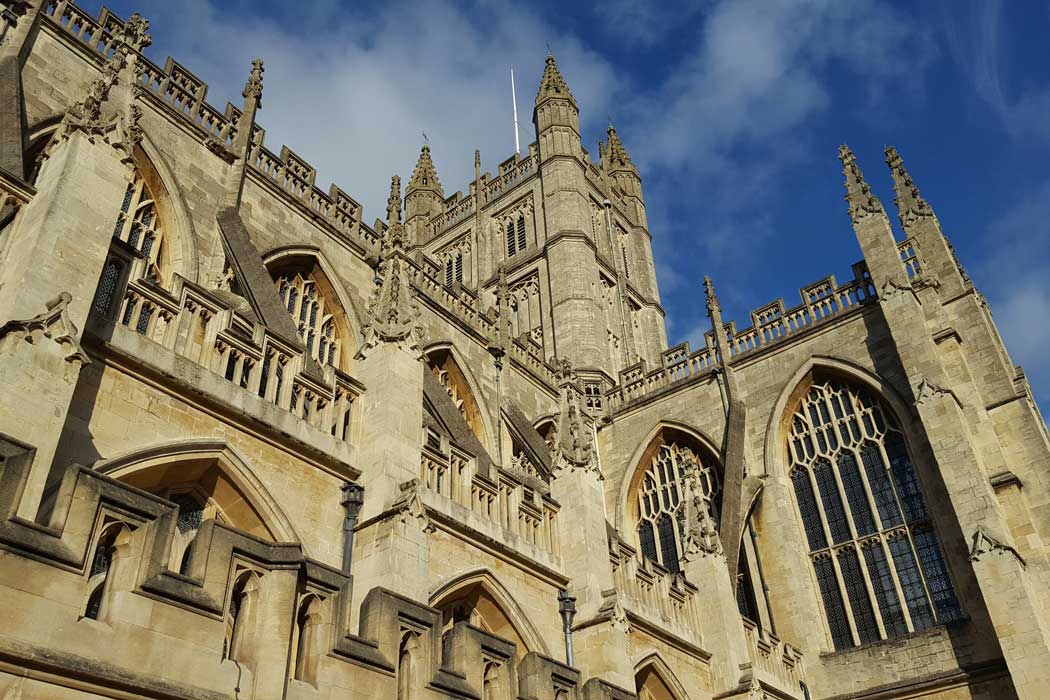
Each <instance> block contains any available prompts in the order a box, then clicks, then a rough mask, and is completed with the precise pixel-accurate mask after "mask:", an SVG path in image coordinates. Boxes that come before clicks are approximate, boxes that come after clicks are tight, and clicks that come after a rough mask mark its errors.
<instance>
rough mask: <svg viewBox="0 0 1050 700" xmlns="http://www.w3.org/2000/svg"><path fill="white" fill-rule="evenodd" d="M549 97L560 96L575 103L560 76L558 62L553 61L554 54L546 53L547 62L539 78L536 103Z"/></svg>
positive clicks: (563, 79)
mask: <svg viewBox="0 0 1050 700" xmlns="http://www.w3.org/2000/svg"><path fill="white" fill-rule="evenodd" d="M551 97H560V98H563V99H567V100H569V101H570V102H572V103H573V104H576V100H575V98H573V96H572V93H571V92H569V86H568V85H566V84H565V78H563V77H562V76H561V71H559V70H558V64H557V63H555V61H554V56H552V55H551V54H550V53H548V54H547V62H546V65H545V66H544V68H543V78H542V79H541V80H540V90H539V92H538V93H536V104H539V103H540V102H542V101H543V100H545V99H547V98H551Z"/></svg>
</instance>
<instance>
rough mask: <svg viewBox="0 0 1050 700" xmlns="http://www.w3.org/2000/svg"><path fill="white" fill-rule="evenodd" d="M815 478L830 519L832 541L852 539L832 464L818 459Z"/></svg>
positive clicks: (826, 513) (825, 512) (821, 500)
mask: <svg viewBox="0 0 1050 700" xmlns="http://www.w3.org/2000/svg"><path fill="white" fill-rule="evenodd" d="M813 476H814V477H815V479H816V482H817V490H818V491H820V502H821V503H822V504H823V505H824V517H826V518H827V519H828V529H829V530H831V539H832V540H834V541H835V543H836V544H837V543H839V542H846V541H848V540H850V539H852V535H850V531H849V522H848V521H847V520H846V509H845V508H844V507H843V506H842V497H841V496H840V495H839V488H838V485H837V484H836V483H835V475H834V473H832V469H831V462H829V461H827V460H825V459H818V460H817V461H816V462H814V463H813Z"/></svg>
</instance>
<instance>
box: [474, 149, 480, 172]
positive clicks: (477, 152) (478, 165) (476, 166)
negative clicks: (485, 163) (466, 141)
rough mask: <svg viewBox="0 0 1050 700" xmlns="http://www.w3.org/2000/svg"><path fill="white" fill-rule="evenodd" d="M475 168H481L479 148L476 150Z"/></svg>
mask: <svg viewBox="0 0 1050 700" xmlns="http://www.w3.org/2000/svg"><path fill="white" fill-rule="evenodd" d="M474 167H475V168H480V167H481V150H479V149H477V148H475V149H474Z"/></svg>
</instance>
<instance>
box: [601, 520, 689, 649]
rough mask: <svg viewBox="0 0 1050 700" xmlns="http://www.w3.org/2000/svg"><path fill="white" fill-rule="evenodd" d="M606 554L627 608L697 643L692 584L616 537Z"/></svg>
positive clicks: (621, 597) (615, 582)
mask: <svg viewBox="0 0 1050 700" xmlns="http://www.w3.org/2000/svg"><path fill="white" fill-rule="evenodd" d="M609 557H610V560H611V561H612V565H613V582H614V585H615V586H616V592H617V593H618V594H619V599H620V601H621V602H622V604H623V605H624V607H625V608H626V609H627V610H628V611H630V612H633V613H634V614H636V615H638V616H639V617H641V618H643V619H645V620H647V621H649V622H650V623H651V624H654V625H656V626H657V627H661V628H663V629H666V630H668V631H669V632H672V633H674V634H675V635H677V636H679V637H681V638H682V639H685V640H687V641H689V642H692V643H694V644H696V645H697V646H699V645H700V637H699V632H698V630H699V629H700V608H699V603H698V600H697V598H698V593H697V589H696V587H695V586H694V585H693V584H691V583H689V582H688V581H686V580H685V577H684V576H682V575H680V574H673V573H670V572H668V571H665V570H664V569H663V568H661V567H660V566H659V565H658V564H655V563H654V562H652V561H650V560H649V559H646V558H645V557H643V556H641V555H640V554H639V553H638V552H637V550H635V549H634V548H633V547H631V546H630V545H628V544H627V543H626V542H624V541H622V540H620V539H619V538H615V539H613V540H611V541H610V552H609Z"/></svg>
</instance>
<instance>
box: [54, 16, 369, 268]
mask: <svg viewBox="0 0 1050 700" xmlns="http://www.w3.org/2000/svg"><path fill="white" fill-rule="evenodd" d="M44 16H45V17H47V18H48V20H50V21H51V22H52V23H54V25H57V27H59V28H61V29H62V30H64V31H65V32H66V33H67V34H68V35H71V36H72V37H73V38H74V39H75V40H76V41H77V42H78V45H80V46H82V47H83V48H84V50H85V51H84V52H85V54H86V55H87V56H89V57H91V58H92V59H93V60H94V61H95V63H96V64H97V65H99V66H101V65H102V64H103V63H104V62H105V61H106V60H108V57H109V56H110V55H111V54H112V53H113V51H114V50H115V46H116V42H117V39H116V38H115V37H116V36H117V35H118V33H119V32H121V31H123V27H124V24H125V22H124V20H122V19H120V18H119V17H117V16H116V15H114V14H113V13H111V12H110V11H109V10H107V9H103V10H102V11H101V12H100V13H99V16H98V18H92V17H91V16H90V15H89V14H88V13H86V12H84V10H82V9H81V8H79V7H78V6H77V5H76V4H74V3H73V2H69V1H68V0H48V1H47V2H46V3H45V7H44ZM135 54H136V58H137V61H136V69H137V71H138V76H139V85H140V86H141V87H142V88H143V89H144V94H145V96H147V97H148V98H150V99H151V103H152V104H153V105H154V106H157V107H160V108H161V109H165V110H168V111H170V112H173V113H174V114H176V115H178V117H180V118H181V119H182V120H183V122H184V123H185V124H187V125H188V126H190V128H191V129H192V130H193V131H195V132H197V133H198V135H199V136H200V137H201V140H202V142H203V143H205V144H206V145H208V147H209V149H211V150H212V151H213V152H215V153H216V154H217V155H218V156H220V157H221V158H224V159H229V158H231V157H232V153H231V148H232V147H233V145H234V142H235V141H236V138H237V132H238V129H239V128H240V118H241V116H242V115H241V110H240V108H238V107H235V106H234V105H232V104H230V103H227V104H226V106H225V108H224V109H221V110H220V109H218V108H216V107H214V106H212V105H211V104H209V103H208V101H207V95H208V85H207V83H205V82H204V81H202V80H201V79H200V78H198V77H197V76H196V75H194V74H193V73H192V72H191V71H190V70H189V69H188V68H186V67H185V66H183V65H182V64H181V63H178V62H177V61H175V60H174V59H173V58H171V57H168V59H167V60H166V61H165V63H164V66H163V67H161V66H158V65H157V64H155V63H153V62H152V61H150V60H149V59H148V58H146V57H145V56H143V55H141V54H140V53H139V52H138V51H136V52H135ZM265 133H266V132H265V130H264V129H263V128H261V127H259V126H256V127H255V128H254V130H253V133H252V135H251V140H250V143H251V147H250V150H249V158H248V160H249V163H248V164H249V166H250V168H251V170H252V171H253V172H255V173H257V174H259V175H261V176H263V177H262V179H261V181H263V182H266V183H267V184H268V185H270V186H272V187H273V188H274V189H276V190H277V191H279V192H281V193H282V194H283V195H286V196H288V197H289V198H291V199H292V200H294V201H295V202H296V204H297V205H299V206H301V207H302V208H304V212H305V213H306V214H307V215H308V216H309V217H310V218H312V219H314V220H315V221H317V222H318V223H321V224H322V225H326V226H327V227H328V228H329V230H330V231H332V232H333V233H335V234H336V235H337V236H338V237H341V238H345V239H348V240H351V241H354V242H356V243H357V244H358V245H360V246H362V247H363V248H364V249H365V250H366V251H369V252H371V251H372V250H373V249H374V248H376V247H377V246H378V241H379V239H378V235H377V234H376V232H375V230H374V228H373V227H370V226H368V225H367V224H365V223H363V220H362V206H361V205H360V203H358V202H357V201H356V200H355V199H353V198H352V197H350V196H349V195H348V194H346V192H345V191H344V190H343V189H342V188H340V187H339V186H337V185H335V184H333V185H331V186H330V188H329V190H328V191H327V192H325V191H323V190H322V189H321V188H319V187H318V186H317V185H316V184H315V182H316V179H317V171H316V169H315V168H313V166H311V165H310V164H309V163H307V162H306V161H305V160H303V159H302V158H301V157H299V156H298V155H296V154H295V152H294V151H292V150H291V149H290V148H288V147H287V146H282V147H281V149H280V152H279V153H274V152H273V151H271V150H270V149H268V148H266V146H265V141H264V139H265Z"/></svg>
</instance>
